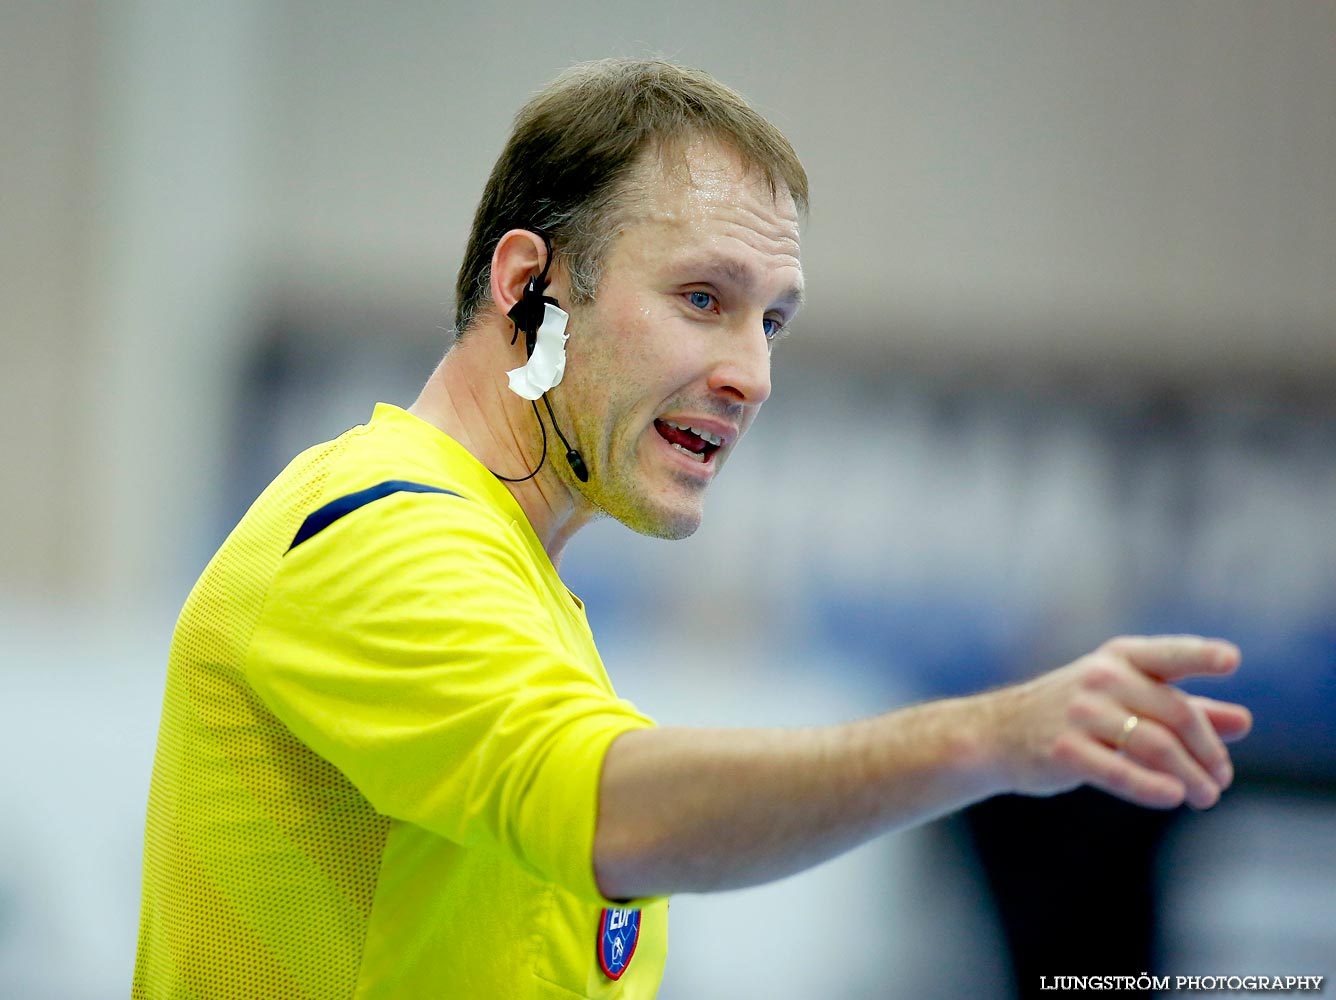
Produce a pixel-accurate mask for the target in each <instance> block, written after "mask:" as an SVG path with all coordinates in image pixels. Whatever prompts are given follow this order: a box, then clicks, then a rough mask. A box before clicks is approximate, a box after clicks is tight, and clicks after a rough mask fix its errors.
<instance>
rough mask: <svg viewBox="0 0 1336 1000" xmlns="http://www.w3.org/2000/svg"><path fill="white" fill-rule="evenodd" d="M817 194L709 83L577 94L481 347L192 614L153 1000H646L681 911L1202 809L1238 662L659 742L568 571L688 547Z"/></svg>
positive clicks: (266, 504) (551, 132)
mask: <svg viewBox="0 0 1336 1000" xmlns="http://www.w3.org/2000/svg"><path fill="white" fill-rule="evenodd" d="M806 202H807V178H806V175H805V173H804V171H803V168H802V166H801V164H800V163H799V161H798V159H797V157H796V155H795V154H794V151H793V149H792V147H791V146H790V144H789V143H788V141H787V140H786V139H785V138H784V137H783V136H782V135H781V134H780V133H779V132H778V131H777V130H776V129H775V128H774V127H773V126H772V125H771V124H770V123H769V122H767V121H765V120H764V119H763V118H761V117H760V116H759V115H758V114H757V113H756V112H755V111H754V110H752V109H751V108H750V107H749V106H748V105H747V103H746V102H745V101H744V100H743V99H742V98H741V97H739V96H738V95H737V94H736V93H734V92H733V91H731V90H729V89H728V88H726V87H724V86H722V85H721V84H719V83H718V82H717V81H715V80H713V79H712V78H710V77H709V76H707V75H706V74H704V73H701V72H698V71H695V70H691V69H686V68H682V67H678V66H674V65H670V64H667V63H663V62H657V61H626V60H615V61H605V62H599V63H593V64H587V65H582V66H578V67H576V68H574V69H572V70H570V71H568V72H567V73H565V74H563V75H562V76H561V77H559V78H558V79H557V80H556V81H554V82H553V83H552V84H551V85H549V86H548V87H547V88H546V89H544V90H543V91H541V92H540V93H539V94H538V95H537V96H536V97H534V98H533V100H531V101H530V102H529V103H528V104H527V105H526V106H525V107H524V108H523V109H522V110H521V111H520V112H519V115H518V116H517V117H516V120H515V127H514V131H513V133H512V135H511V137H510V140H509V142H508V144H507V145H506V147H505V149H504V151H503V152H502V154H501V157H500V159H499V160H498V161H497V164H496V166H495V168H494V169H493V171H492V174H491V177H490V178H489V180H488V182H487V186H486V188H485V190H484V192H483V196H482V200H481V202H480V204H479V206H478V210H477V214H476V216H475V218H474V222H473V228H472V231H471V233H470V235H469V240H468V246H467V250H466V253H465V258H464V263H463V265H462V268H461V270H460V274H459V279H458V287H457V299H456V301H457V309H458V314H457V319H456V329H457V331H458V334H457V339H456V342H455V343H454V344H453V346H452V347H451V348H450V350H449V352H448V353H447V354H446V356H445V358H444V360H443V361H442V362H441V364H440V365H439V367H438V368H437V369H436V371H435V372H434V373H433V374H432V375H431V377H430V379H429V380H428V382H427V384H426V386H425V388H424V389H423V390H422V393H421V395H420V396H419V397H418V399H417V401H416V402H415V403H414V404H413V406H411V407H410V408H409V409H407V410H403V409H399V408H397V407H394V406H389V405H386V404H380V405H378V406H376V407H375V409H374V412H372V414H371V416H370V419H369V420H368V422H367V423H366V424H364V425H361V426H359V427H356V428H354V429H353V430H351V431H349V432H347V433H346V434H344V435H342V436H341V437H339V438H338V439H336V440H334V441H330V442H327V443H324V444H320V445H317V446H315V447H313V448H311V449H310V450H308V451H306V452H305V453H303V454H301V455H299V456H298V457H297V458H296V459H295V460H294V461H293V462H292V464H291V465H289V466H288V468H287V469H286V470H284V471H283V473H282V474H281V475H279V477H278V478H277V479H276V480H274V482H273V483H272V484H271V485H270V486H269V487H268V488H267V489H266V490H265V491H264V493H263V494H261V496H260V497H259V499H257V500H256V501H255V503H254V505H253V506H252V507H251V508H250V510H249V511H248V512H247V514H246V515H245V517H244V518H243V519H242V520H241V522H240V523H239V524H238V525H237V527H236V528H235V529H234V530H233V531H232V533H231V534H230V535H229V536H228V538H227V540H226V541H225V542H224V543H223V545H222V547H221V548H220V549H219V550H218V552H217V554H216V555H215V556H214V557H213V559H212V560H211V561H210V562H209V564H208V566H207V567H206V569H205V570H204V572H203V574H202V575H201V577H200V579H199V581H198V582H197V583H196V585H195V587H194V589H193V590H192V591H191V594H190V596H189V598H188V600H187V602H186V604H185V607H184V609H183V610H182V612H181V617H180V620H179V622H178V624H177V628H176V632H175V636H174V639H173V643H172V649H171V654H170V660H169V664H168V673H167V686H166V694H165V700H164V706H163V715H162V724H161V729H160V733H159V739H158V750H157V757H156V760H155V764H154V771H153V781H152V789H151V793H150V799H149V807H148V820H147V830H146V838H145V854H144V885H143V902H142V910H141V919H140V933H139V949H138V958H137V962H136V968H135V974H134V986H133V995H134V996H135V997H136V998H152V1000H169V998H191V1000H224V998H238V1000H239V998H243V997H244V998H263V1000H288V998H291V1000H334V998H354V997H356V998H359V1000H373V998H374V1000H382V998H384V1000H388V998H396V1000H419V998H450V1000H455V998H458V1000H485V998H506V1000H539V998H547V1000H558V998H561V1000H570V998H578V997H588V998H595V997H599V998H607V997H622V998H627V1000H630V998H649V997H652V996H654V994H655V992H656V990H657V988H658V984H659V980H660V977H661V975H662V971H663V965H664V958H665V954H666V948H667V916H668V905H667V897H668V896H669V895H670V894H671V893H673V892H678V891H697V892H699V891H708V890H715V889H726V888H733V887H738V886H745V885H752V884H755V883H758V882H764V881H766V880H769V879H775V878H779V877H782V876H784V875H787V874H790V873H792V872H796V871H799V870H800V869H803V868H806V867H808V866H810V865H813V864H816V863H818V862H820V861H822V860H824V859H826V858H829V857H831V856H832V855H835V854H838V853H840V852H841V851H844V850H846V849H848V848H850V847H853V846H854V845H856V844H858V843H861V842H862V841H865V840H867V839H868V838H871V837H874V836H876V835H878V834H880V833H883V832H886V831H888V830H891V829H895V828H897V827H903V826H906V825H909V824H913V823H918V822H922V821H924V820H927V819H931V818H933V817H936V816H940V815H942V814H943V813H946V812H948V811H951V810H953V809H957V808H959V807H961V806H964V805H966V804H968V803H971V802H975V801H978V800H980V799H983V798H986V797H988V796H991V795H994V794H996V793H999V792H1004V791H1018V792H1023V793H1029V794H1041V795H1046V794H1052V793H1055V792H1059V791H1063V790H1067V789H1071V788H1074V787H1076V786H1078V785H1081V784H1089V785H1093V786H1096V787H1098V788H1102V789H1104V790H1106V791H1109V792H1112V793H1113V794H1115V795H1118V796H1120V797H1122V798H1124V799H1127V800H1128V801H1131V802H1134V803H1139V804H1141V805H1145V806H1150V807H1154V808H1170V807H1174V806H1177V805H1180V804H1182V803H1184V802H1187V803H1190V804H1191V805H1193V806H1196V807H1199V808H1204V807H1207V806H1210V805H1212V804H1213V803H1215V802H1216V801H1217V799H1218V798H1219V796H1220V794H1221V792H1222V791H1223V790H1224V789H1225V788H1226V787H1227V786H1228V785H1229V784H1230V781H1231V778H1232V769H1231V766H1230V761H1229V756H1228V754H1227V752H1226V750H1225V747H1224V741H1227V740H1230V739H1234V738H1237V737H1240V736H1242V735H1244V734H1245V733H1246V732H1247V730H1248V727H1249V725H1250V718H1249V715H1248V712H1247V711H1246V709H1244V708H1242V707H1240V706H1237V705H1230V704H1226V703H1222V702H1217V701H1212V700H1209V699H1206V698H1200V697H1190V696H1188V695H1185V694H1184V693H1182V692H1181V691H1179V690H1178V689H1177V688H1175V687H1173V686H1171V685H1172V684H1173V682H1175V681H1178V680H1180V679H1182V678H1186V677H1190V676H1194V675H1202V674H1225V673H1228V672H1230V671H1232V670H1233V669H1234V668H1235V667H1236V666H1237V665H1238V661H1239V654H1238V651H1237V650H1236V649H1235V648H1234V647H1233V646H1232V645H1230V644H1228V643H1225V642H1221V641H1216V640H1207V639H1200V638H1196V637H1189V636H1177V637H1156V638H1141V637H1124V638H1120V639H1114V640H1111V641H1110V642H1108V643H1105V644H1104V645H1103V646H1102V647H1100V648H1099V649H1098V650H1096V651H1095V652H1093V653H1091V654H1090V655H1088V656H1085V657H1083V658H1081V659H1080V660H1077V661H1076V662H1074V663H1072V664H1069V665H1068V666H1065V667H1063V668H1061V669H1058V670H1055V671H1053V672H1051V673H1048V674H1046V675H1043V676H1041V677H1039V678H1037V679H1035V680H1032V681H1029V682H1027V683H1024V684H1020V685H1016V686H1013V687H1009V688H1003V689H1000V690H996V691H992V692H989V693H987V694H983V695H977V696H974V697H970V698H959V699H952V700H947V701H939V702H934V703H928V704H924V705H919V706H915V707H913V708H908V709H903V710H900V711H896V712H892V713H888V714H885V715H881V716H878V717H875V718H870V719H867V720H864V721H861V722H855V723H851V724H847V725H841V726H832V727H824V728H811V729H805V730H799V731H779V730H766V729H755V730H743V729H725V730H702V729H673V728H667V727H656V726H655V725H654V723H653V722H652V720H650V719H649V718H648V717H646V716H645V715H643V714H642V713H641V712H639V711H638V710H637V709H636V708H635V707H634V706H632V705H630V704H628V703H627V702H625V701H623V700H620V699H619V698H618V697H617V695H616V693H615V691H614V689H613V686H612V683H611V682H610V681H609V679H608V676H607V674H606V673H605V671H604V669H603V666H602V663H601V662H600V660H599V656H598V651H597V649H596V648H595V645H594V640H593V637H592V635H591V634H590V631H589V627H588V624H587V621H586V618H585V611H584V607H583V605H582V604H581V603H580V600H579V599H578V598H577V597H576V596H575V595H573V594H572V593H571V592H570V591H568V590H567V589H566V587H565V586H564V585H563V584H562V581H561V578H560V576H559V575H558V567H559V565H560V561H561V556H562V553H563V552H564V550H565V547H566V544H567V543H568V542H569V541H570V540H571V538H572V537H574V535H575V534H576V532H577V531H578V530H579V529H580V528H581V527H583V526H584V525H586V524H588V523H589V522H590V521H592V520H593V519H595V518H596V517H599V516H602V515H609V516H612V517H614V518H616V519H617V520H619V521H621V522H622V523H623V524H625V525H626V526H628V527H629V528H632V529H633V530H635V531H638V532H643V533H645V534H650V535H655V536H659V537H664V538H683V537H685V536H687V535H690V534H691V533H692V532H693V531H694V530H695V529H696V527H697V526H698V525H699V523H700V520H701V515H702V505H703V501H704V497H705V493H706V491H707V489H708V487H709V485H710V483H711V482H712V481H713V480H714V478H715V476H716V475H718V474H719V473H720V471H721V470H722V469H723V466H724V465H725V463H726V462H727V461H728V460H729V457H730V456H731V455H732V452H733V450H734V448H735V447H736V446H737V444H738V442H739V440H740V439H741V437H742V435H743V433H744V432H745V431H746V430H747V427H748V426H749V425H750V423H751V421H752V419H753V418H754V417H755V416H756V414H757V412H758V411H759V409H760V407H761V404H762V403H763V402H765V399H766V397H767V396H768V395H769V393H770V349H771V345H772V343H773V341H774V340H775V338H777V337H779V336H781V335H782V334H783V332H784V330H785V328H786V327H787V326H788V325H789V323H790V321H791V320H792V318H793V316H794V313H795V312H796V311H797V309H798V308H799V306H800V304H801V302H802V297H803V275H802V267H801V262H800V256H799V219H800V217H801V215H802V214H803V212H804V211H805V208H806Z"/></svg>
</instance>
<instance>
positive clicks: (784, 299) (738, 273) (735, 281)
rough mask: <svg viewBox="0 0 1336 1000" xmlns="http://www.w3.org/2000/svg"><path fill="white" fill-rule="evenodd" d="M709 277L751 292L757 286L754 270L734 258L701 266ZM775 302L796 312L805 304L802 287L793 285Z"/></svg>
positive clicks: (717, 258)
mask: <svg viewBox="0 0 1336 1000" xmlns="http://www.w3.org/2000/svg"><path fill="white" fill-rule="evenodd" d="M701 270H702V271H704V272H705V273H706V274H707V275H714V276H716V277H720V278H723V279H724V280H725V281H727V282H728V283H729V284H732V285H737V286H741V287H742V288H745V289H748V290H750V289H751V288H753V287H754V286H755V284H756V282H755V277H754V275H753V272H752V269H751V268H749V267H748V266H747V265H746V264H743V263H742V262H740V261H738V260H735V259H733V258H732V257H711V258H709V259H708V260H706V261H705V263H704V264H703V265H702V266H701ZM775 302H776V303H777V304H778V303H787V304H789V305H792V306H793V308H794V310H795V311H796V310H797V309H798V307H800V306H801V305H802V304H803V289H802V286H801V285H793V286H791V287H790V288H788V289H786V290H785V291H784V292H782V293H781V294H780V295H779V297H778V298H777V299H775Z"/></svg>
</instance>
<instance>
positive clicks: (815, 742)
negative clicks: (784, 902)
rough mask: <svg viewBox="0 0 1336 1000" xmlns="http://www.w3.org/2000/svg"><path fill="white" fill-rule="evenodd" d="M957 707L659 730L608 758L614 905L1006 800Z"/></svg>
mask: <svg viewBox="0 0 1336 1000" xmlns="http://www.w3.org/2000/svg"><path fill="white" fill-rule="evenodd" d="M986 711H987V707H986V704H985V703H984V702H982V701H981V700H979V699H953V700H950V701H941V702H935V703H931V704H927V705H920V706H916V707H914V708H909V709H903V710H901V711H898V712H894V713H891V714H889V715H884V716H879V717H877V718H874V719H868V720H865V721H862V722H856V723H850V724H847V725H841V726H826V727H821V728H812V729H799V730H781V729H649V730H642V731H636V732H631V733H627V734H626V735H624V736H622V737H620V738H619V739H617V740H616V741H615V742H614V743H613V745H612V747H611V749H610V750H609V752H608V755H607V758H606V760H605V762H604V767H603V777H602V784H601V790H600V820H599V826H598V832H597V836H596V839H595V845H594V863H595V871H596V873H597V875H598V880H599V884H600V886H601V887H602V889H603V891H604V893H605V894H606V895H608V896H609V897H610V898H619V899H624V898H632V897H636V896H645V895H659V894H664V893H671V892H679V891H706V890H712V889H728V888H737V887H740V886H746V885H754V884H757V883H760V882H765V881H769V880H771V879H775V878H780V877H782V876H784V875H788V874H791V873H793V872H796V871H799V870H801V869H803V868H807V867H809V866H811V865H814V864H817V863H819V862H821V861H824V860H826V859H827V858H830V857H833V856H835V855H837V854H839V853H841V852H843V851H846V850H848V849H849V848H851V847H854V846H856V845H858V844H860V843H862V842H863V841H866V840H868V839H870V838H872V837H874V836H876V835H877V834H880V833H883V832H886V831H888V830H891V829H895V828H899V827H903V826H907V825H911V824H914V823H918V822H922V821H924V820H928V819H932V818H934V817H936V816H940V815H942V814H944V813H946V812H949V811H951V810H953V809H956V808H959V807H960V806H962V805H965V804H967V803H969V802H971V801H975V800H977V799H980V798H983V797H985V796H987V795H989V794H991V793H993V792H994V791H997V790H998V788H997V786H996V777H995V776H993V775H990V774H989V773H988V771H987V768H986V766H985V765H986V761H988V759H989V753H988V752H987V750H986V748H984V747H983V746H981V745H980V743H979V739H978V733H980V732H982V731H984V729H985V727H983V726H980V725H977V722H978V718H977V717H978V716H979V715H980V713H983V712H986Z"/></svg>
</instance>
